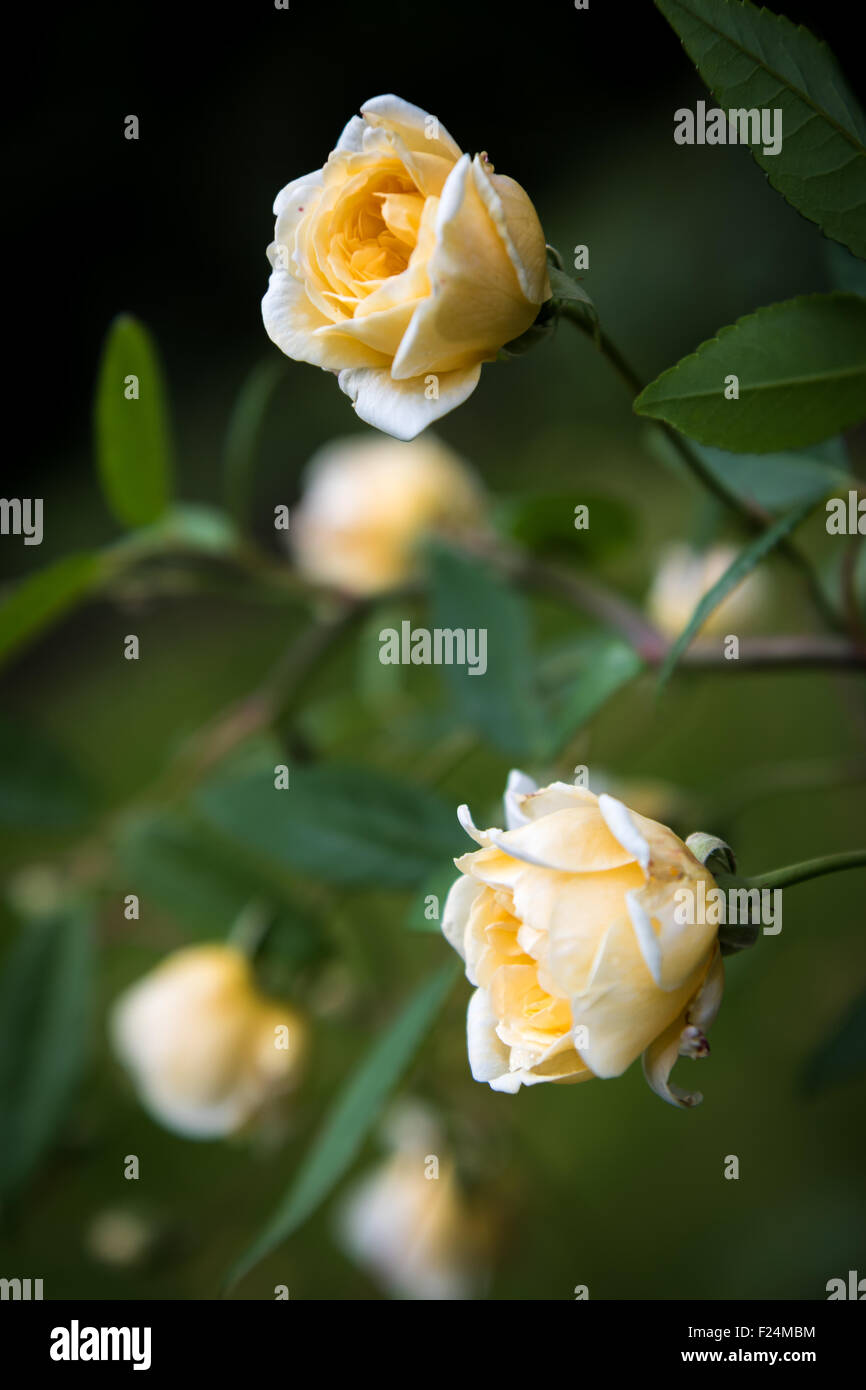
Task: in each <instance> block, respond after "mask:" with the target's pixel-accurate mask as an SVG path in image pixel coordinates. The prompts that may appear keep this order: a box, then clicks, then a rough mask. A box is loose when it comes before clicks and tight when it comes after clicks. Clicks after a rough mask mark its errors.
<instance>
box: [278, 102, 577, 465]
mask: <svg viewBox="0 0 866 1390" xmlns="http://www.w3.org/2000/svg"><path fill="white" fill-rule="evenodd" d="M361 111H362V115H361V116H353V117H352V119H351V120H350V121H349V124H348V125H347V126H346V128H345V130H344V131H343V133H342V135H341V136H340V139H339V141H338V143H337V147H336V149H335V150H334V151H333V153H332V154H331V155H330V156H329V158H328V162H327V164H326V165H325V167H324V169H322V170H317V171H316V172H315V173H312V174H306V175H304V177H303V178H299V179H295V180H294V182H292V183H290V184H287V185H286V187H285V188H284V189H283V190H282V192H281V193H280V194H279V195H278V196H277V199H276V202H275V203H274V214H275V216H276V219H277V221H276V229H275V232H274V240H273V242H272V244H271V245H270V246H269V247H268V259H269V260H270V262H271V265H272V267H273V272H272V274H271V278H270V282H269V285H268V291H267V294H266V295H265V297H264V300H263V301H262V314H263V317H264V322H265V328H266V329H267V332H268V335H269V337H271V338H272V339H273V341H274V342H275V343H276V344H277V346H278V347H279V348H281V349H282V351H283V352H284V353H286V354H287V356H289V357H293V358H295V360H296V361H300V362H311V363H313V365H314V366H317V367H324V368H326V369H327V370H328V371H332V372H337V373H339V383H340V387H341V389H342V390H343V391H345V393H346V395H347V396H351V398H352V401H353V403H354V406H355V409H356V411H357V412H358V414H359V415H360V417H361V419H362V420H366V421H367V422H368V423H369V424H371V425H375V426H376V428H377V429H381V430H384V431H385V432H386V433H387V434H393V435H395V436H396V437H397V438H398V439H413V438H414V437H415V435H416V434H418V433H419V432H420V431H421V430H423V429H424V428H425V427H426V426H427V425H429V424H430V423H431V421H433V420H436V419H438V418H439V417H440V416H441V415H446V414H447V413H448V411H449V410H453V409H454V407H455V406H458V405H460V404H462V402H463V401H465V400H466V398H467V396H469V395H471V393H472V392H473V391H474V389H475V387H476V386H477V384H478V378H479V376H480V374H481V363H482V362H489V361H491V360H492V359H493V358H494V357H495V356H496V354H497V352H498V350H499V349H500V348H501V347H502V346H503V344H504V343H507V342H510V340H511V339H512V338H516V337H518V335H519V334H521V333H523V332H524V331H525V329H527V328H528V327H529V326H530V324H531V323H532V322H533V320H534V318H535V317H536V314H537V313H538V309H539V307H540V306H541V304H542V303H543V302H544V300H546V299H548V298H549V297H550V283H549V281H548V277H547V260H546V253H545V246H544V233H543V232H542V230H541V226H540V224H539V221H538V217H537V215H536V212H535V209H534V207H533V206H532V203H531V202H530V201H529V198H528V197H527V195H526V194H525V193H524V191H523V189H522V188H521V187H520V185H519V184H517V183H515V182H514V180H513V179H510V178H506V177H505V176H503V175H501V174H496V173H494V172H493V168H492V166H491V165H490V164H489V162H488V161H487V158H486V155H476V157H475V158H474V159H471V158H470V156H469V155H468V154H463V153H461V150H460V148H459V146H458V145H456V144H455V143H454V141H453V140H452V138H451V136H450V135H449V134H448V132H447V130H445V129H444V127H443V126H441V125H439V124H438V121H437V120H436V118H435V117H433V116H428V115H427V114H426V112H424V111H421V110H419V108H418V107H417V106H412V105H410V104H409V103H408V102H406V101H401V99H400V98H399V97H396V96H380V97H374V98H373V100H372V101H368V102H366V103H365V104H364V105H363V106H362V108H361Z"/></svg>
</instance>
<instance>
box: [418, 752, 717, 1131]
mask: <svg viewBox="0 0 866 1390" xmlns="http://www.w3.org/2000/svg"><path fill="white" fill-rule="evenodd" d="M505 805H506V824H507V826H508V828H507V829H506V830H505V831H502V830H495V829H492V830H477V829H476V827H475V826H474V825H473V823H472V818H471V816H470V815H469V810H468V807H466V806H461V807H460V811H459V812H458V815H459V818H460V822H461V824H462V825H463V827H464V829H465V830H466V831H467V832H468V834H469V835H471V836H472V838H473V839H474V840H475V841H476V842H477V843H478V844H479V845H480V846H481V848H480V849H478V850H476V851H474V852H473V853H470V854H465V855H464V856H463V857H462V858H461V859H457V860H455V863H456V865H457V867H458V869H460V871H461V875H462V877H460V878H459V879H458V880H457V882H456V883H455V884H454V886H453V887H452V889H451V891H450V893H449V895H448V899H447V902H446V904H445V909H444V913H443V921H442V930H443V932H444V933H445V936H446V938H447V939H448V941H449V942H450V943H451V945H452V946H453V947H454V948H455V950H457V951H459V953H460V955H461V956H462V957H463V959H464V960H465V962H466V974H467V976H468V978H469V980H470V982H471V983H472V984H473V985H475V986H476V989H475V993H474V994H473V996H472V998H471V1000H470V1003H469V1012H468V1017H467V1037H468V1047H469V1064H470V1067H471V1069H472V1074H473V1076H474V1077H475V1079H476V1081H487V1082H489V1083H490V1085H491V1086H492V1088H493V1089H494V1090H497V1091H512V1092H513V1091H517V1090H519V1088H520V1086H521V1085H524V1086H530V1085H534V1084H536V1083H538V1082H541V1081H588V1080H589V1079H590V1078H591V1077H593V1076H600V1077H612V1076H620V1075H621V1074H622V1073H623V1072H624V1071H625V1070H626V1068H627V1067H629V1066H630V1065H631V1063H632V1062H633V1061H635V1059H636V1058H637V1057H638V1056H640V1054H641V1053H643V1054H644V1070H645V1072H646V1076H647V1080H648V1081H649V1083H650V1085H651V1086H652V1088H653V1090H655V1091H656V1092H657V1093H658V1094H659V1095H660V1096H661V1097H662V1098H663V1099H664V1100H666V1101H669V1102H670V1103H671V1104H672V1105H680V1106H684V1105H695V1104H697V1102H698V1101H699V1100H700V1096H698V1095H690V1094H689V1093H688V1092H685V1091H682V1090H679V1089H678V1088H677V1087H675V1086H672V1085H670V1083H669V1077H670V1073H671V1069H672V1067H673V1065H674V1062H675V1061H676V1059H677V1056H688V1057H702V1056H704V1055H705V1054H706V1053H707V1051H708V1050H709V1046H708V1043H707V1040H706V1037H705V1030H706V1029H707V1028H708V1027H709V1024H710V1023H711V1022H712V1020H713V1019H714V1018H715V1015H716V1013H717V1012H718V1008H719V1004H720V1002H721V996H722V988H723V970H722V961H721V955H720V952H719V946H718V943H717V940H716V928H715V927H714V926H708V925H702V924H698V925H692V926H690V925H680V924H679V921H678V917H679V916H681V915H682V914H681V913H679V912H678V907H679V905H680V904H681V903H682V901H683V900H682V898H675V893H676V892H677V891H678V890H682V889H687V890H691V891H695V889H696V885H697V883H698V881H699V880H701V879H703V880H704V882H705V885H706V889H707V891H709V889H710V888H712V887H714V883H713V879H712V877H711V875H710V874H709V872H708V871H707V870H706V869H705V868H704V867H703V865H702V864H700V863H699V862H698V860H697V859H696V858H695V857H694V855H693V854H692V853H691V851H690V850H689V849H687V848H686V846H685V845H684V844H683V842H682V841H681V840H680V839H678V837H677V836H676V835H674V833H673V831H671V830H668V829H667V827H666V826H663V825H659V824H657V823H656V822H655V821H651V820H647V819H646V818H645V817H644V816H639V815H637V814H635V813H633V812H630V811H628V810H627V808H626V807H625V806H624V805H623V804H622V803H621V802H619V801H616V800H614V798H613V797H610V796H599V797H596V796H595V795H594V794H593V793H592V792H590V791H587V790H584V789H583V788H580V787H573V786H570V785H569V784H568V783H565V782H554V783H553V784H552V785H551V786H549V787H545V788H544V789H543V790H541V791H538V790H537V789H536V788H535V785H534V783H532V782H531V781H530V780H529V778H526V777H524V776H523V774H522V773H512V774H511V777H510V778H509V784H508V790H507V792H506V797H505ZM695 915H696V916H700V915H701V914H700V912H699V911H698V912H697V913H696V914H695Z"/></svg>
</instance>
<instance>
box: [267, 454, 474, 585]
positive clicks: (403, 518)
mask: <svg viewBox="0 0 866 1390" xmlns="http://www.w3.org/2000/svg"><path fill="white" fill-rule="evenodd" d="M483 510H484V507H483V499H482V494H481V491H480V488H479V486H478V485H477V483H476V482H475V480H474V479H473V477H472V475H471V474H470V473H469V471H468V469H467V468H466V467H465V466H464V464H463V463H462V462H461V461H460V459H459V458H458V457H457V456H456V454H453V453H452V452H451V451H450V449H447V448H446V447H445V445H444V444H442V443H440V442H439V440H437V439H424V440H419V441H417V442H416V443H414V444H399V443H397V442H396V441H395V440H393V439H382V438H381V437H380V436H378V435H355V436H350V437H349V438H347V439H335V440H333V441H332V442H331V443H330V444H326V445H325V446H324V448H322V449H320V450H318V452H317V453H316V454H314V455H313V458H312V459H311V460H310V464H309V468H308V474H307V481H306V488H305V491H304V493H303V496H302V498H301V502H300V505H299V506H298V507H297V508H296V509H295V510H294V511H293V513H292V526H291V531H290V532H289V535H290V536H291V540H292V548H293V551H294V555H295V560H296V562H297V565H298V568H299V569H300V570H301V571H302V572H303V573H304V574H305V575H307V576H308V577H309V578H310V579H313V580H315V581H317V582H318V583H322V584H331V585H334V586H335V587H336V588H338V589H342V590H343V591H344V592H346V593H350V594H356V595H365V594H375V593H381V592H383V591H384V590H387V589H391V588H393V587H394V586H395V585H398V584H401V583H403V582H404V581H406V580H407V579H410V578H412V576H413V575H414V573H415V569H416V563H417V555H416V551H417V547H418V545H419V542H420V540H421V538H422V536H423V535H425V534H426V533H428V532H431V531H437V532H443V531H459V530H460V528H461V527H466V526H470V525H472V524H473V523H476V524H477V523H479V522H480V520H481V517H482V515H483Z"/></svg>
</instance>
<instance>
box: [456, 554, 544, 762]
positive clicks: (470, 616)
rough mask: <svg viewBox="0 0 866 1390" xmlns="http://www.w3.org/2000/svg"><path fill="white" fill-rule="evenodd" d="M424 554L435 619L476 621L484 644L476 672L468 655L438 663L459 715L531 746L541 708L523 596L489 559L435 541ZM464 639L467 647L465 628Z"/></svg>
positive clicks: (492, 735) (509, 741)
mask: <svg viewBox="0 0 866 1390" xmlns="http://www.w3.org/2000/svg"><path fill="white" fill-rule="evenodd" d="M429 557H430V567H431V573H432V579H433V592H432V597H431V617H432V623H433V626H434V627H437V628H442V629H447V630H453V629H458V630H462V631H463V632H466V630H467V629H473V630H474V631H475V633H476V638H475V640H476V642H478V643H480V642H482V641H486V644H487V650H486V669H483V670H482V665H481V663H480V662H476V673H475V674H472V673H471V672H472V668H471V667H470V666H469V665H468V662H467V664H465V665H463V666H458V665H444V666H443V667H442V668H441V669H442V673H443V675H444V677H445V679H446V680H447V681H448V683H449V685H450V687H451V690H452V691H453V694H454V697H455V700H456V703H457V706H458V709H459V711H460V713H461V715H462V717H463V719H465V720H466V722H467V724H469V725H471V726H472V728H474V729H476V730H477V731H478V733H479V734H481V735H482V736H483V737H484V738H486V739H487V740H488V741H489V742H490V743H491V744H493V745H494V746H495V747H496V748H499V749H500V750H501V751H502V752H504V753H507V754H509V756H515V757H520V756H522V755H524V754H528V753H532V752H533V750H534V749H535V748H536V746H537V744H538V740H539V737H540V711H539V709H538V706H537V704H536V702H535V699H534V694H533V688H532V669H533V665H532V645H531V635H530V630H529V610H528V608H527V605H526V603H525V602H524V600H523V598H522V597H521V596H520V595H519V594H517V593H515V592H514V590H512V589H510V588H508V586H507V585H506V584H504V583H503V582H502V580H500V579H499V577H498V576H497V575H495V574H494V573H493V572H492V570H491V569H490V568H489V567H488V566H487V565H485V564H483V563H482V562H481V561H479V560H476V559H474V558H472V557H471V556H468V555H466V554H464V553H463V552H458V551H456V550H452V549H450V548H449V547H448V546H445V545H443V544H440V543H437V544H433V545H431V546H430V549H429ZM482 633H483V634H486V636H485V637H484V638H482V637H481V634H482ZM466 640H467V650H468V640H469V639H468V635H467V639H466ZM477 653H478V649H476V654H477Z"/></svg>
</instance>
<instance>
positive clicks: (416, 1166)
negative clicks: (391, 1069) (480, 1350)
mask: <svg viewBox="0 0 866 1390" xmlns="http://www.w3.org/2000/svg"><path fill="white" fill-rule="evenodd" d="M390 1129H391V1136H390V1138H391V1143H390V1147H391V1153H390V1154H389V1156H388V1157H387V1158H386V1159H385V1160H384V1162H382V1163H380V1164H378V1165H377V1166H376V1167H375V1168H374V1169H373V1170H372V1171H371V1172H369V1173H368V1174H366V1175H365V1176H364V1177H362V1178H361V1179H360V1180H359V1181H358V1182H357V1183H355V1184H354V1186H353V1187H352V1188H350V1190H349V1193H348V1195H347V1196H346V1197H345V1198H344V1199H343V1201H342V1202H341V1204H340V1206H339V1207H338V1209H337V1213H336V1235H337V1240H338V1242H339V1244H340V1245H341V1246H342V1247H343V1248H344V1249H345V1251H346V1252H347V1254H349V1255H350V1256H351V1257H352V1258H353V1259H354V1260H356V1261H357V1263H358V1264H359V1265H361V1266H362V1267H364V1268H365V1269H368V1270H369V1271H370V1273H371V1274H372V1275H373V1277H374V1278H375V1279H377V1280H378V1282H379V1283H380V1284H382V1285H383V1286H384V1288H385V1289H387V1291H388V1292H389V1293H391V1294H392V1295H394V1296H395V1297H397V1298H410V1299H447V1300H455V1299H466V1298H470V1297H471V1296H472V1295H473V1293H474V1291H475V1289H476V1287H477V1284H478V1277H479V1274H480V1272H481V1264H482V1261H483V1255H484V1252H485V1251H486V1248H487V1247H488V1245H489V1243H490V1237H491V1230H490V1228H489V1223H488V1213H487V1212H486V1211H482V1210H480V1209H475V1208H473V1207H472V1206H471V1204H470V1203H469V1202H468V1200H467V1198H466V1197H465V1196H464V1194H463V1192H462V1190H461V1188H460V1185H459V1183H458V1181H457V1175H456V1172H455V1169H454V1164H453V1162H452V1161H451V1159H450V1157H449V1156H448V1154H447V1152H445V1141H444V1138H443V1136H442V1134H441V1132H440V1130H439V1127H438V1125H437V1124H436V1122H435V1120H434V1119H433V1118H432V1117H431V1116H430V1115H429V1114H428V1113H427V1112H426V1110H425V1109H423V1108H422V1107H419V1106H418V1105H416V1104H410V1103H406V1102H404V1103H403V1104H402V1105H401V1106H400V1107H399V1108H398V1110H397V1112H396V1114H395V1116H394V1117H393V1119H392V1122H391V1125H390Z"/></svg>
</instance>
